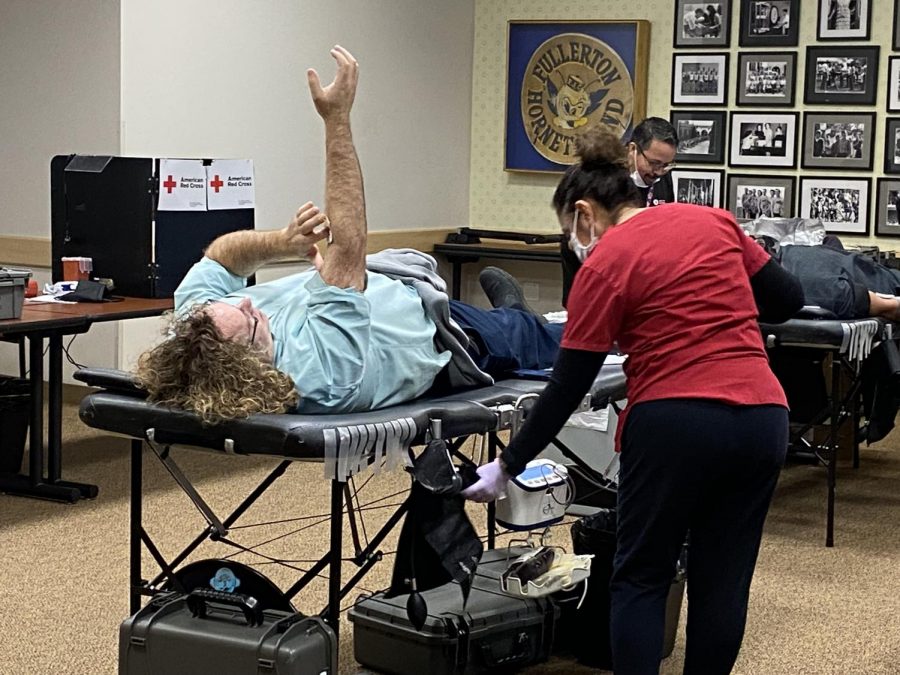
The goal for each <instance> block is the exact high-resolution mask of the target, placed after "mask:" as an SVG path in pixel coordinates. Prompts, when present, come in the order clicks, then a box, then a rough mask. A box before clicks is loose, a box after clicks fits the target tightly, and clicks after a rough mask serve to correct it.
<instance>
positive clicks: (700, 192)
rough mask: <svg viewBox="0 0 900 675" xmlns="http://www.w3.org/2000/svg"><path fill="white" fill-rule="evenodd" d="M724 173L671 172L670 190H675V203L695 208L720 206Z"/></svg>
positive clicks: (713, 171) (719, 171) (677, 170)
mask: <svg viewBox="0 0 900 675" xmlns="http://www.w3.org/2000/svg"><path fill="white" fill-rule="evenodd" d="M724 180H725V172H724V171H723V170H722V169H713V170H705V171H701V170H697V171H694V170H689V169H687V170H686V169H673V170H672V188H673V189H674V190H675V201H676V202H680V203H682V204H696V205H697V206H714V207H716V208H718V207H720V206H722V182H723V181H724Z"/></svg>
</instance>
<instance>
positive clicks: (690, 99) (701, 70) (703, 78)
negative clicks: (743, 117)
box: [672, 52, 728, 105]
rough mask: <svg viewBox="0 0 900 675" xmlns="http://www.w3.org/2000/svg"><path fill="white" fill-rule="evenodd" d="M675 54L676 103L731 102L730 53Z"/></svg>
mask: <svg viewBox="0 0 900 675" xmlns="http://www.w3.org/2000/svg"><path fill="white" fill-rule="evenodd" d="M672 58H673V60H672V105H697V104H703V105H725V104H726V103H728V93H727V92H728V54H725V53H710V52H707V53H690V54H675V55H674V56H673V57H672Z"/></svg>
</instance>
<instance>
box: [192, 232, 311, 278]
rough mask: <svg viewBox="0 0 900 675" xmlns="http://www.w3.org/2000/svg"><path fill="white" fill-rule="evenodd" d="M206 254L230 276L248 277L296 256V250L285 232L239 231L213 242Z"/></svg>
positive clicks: (224, 235)
mask: <svg viewBox="0 0 900 675" xmlns="http://www.w3.org/2000/svg"><path fill="white" fill-rule="evenodd" d="M205 254H206V257H207V258H212V259H213V260H215V261H216V262H217V263H219V264H220V265H222V267H224V268H225V269H227V270H228V271H229V272H231V273H232V274H237V275H238V276H240V277H249V276H250V275H252V274H254V273H255V272H256V270H258V269H259V268H260V267H262V266H263V265H266V264H268V263H272V262H276V261H278V260H283V259H285V258H289V257H291V256H296V255H297V250H296V248H294V247H291V246H290V245H289V243H288V238H287V237H286V236H285V233H284V230H238V231H237V232H229V233H228V234H223V235H222V236H221V237H219V238H218V239H216V240H215V241H213V242H212V243H211V244H210V245H209V246H208V247H207V249H206V252H205Z"/></svg>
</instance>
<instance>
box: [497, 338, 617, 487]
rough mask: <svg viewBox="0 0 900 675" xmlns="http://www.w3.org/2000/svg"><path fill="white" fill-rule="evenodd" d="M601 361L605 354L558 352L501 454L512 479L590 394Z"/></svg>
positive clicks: (535, 455)
mask: <svg viewBox="0 0 900 675" xmlns="http://www.w3.org/2000/svg"><path fill="white" fill-rule="evenodd" d="M605 358H606V352H590V351H586V350H582V349H560V350H559V356H557V358H556V363H555V364H553V375H551V376H550V381H549V382H548V383H547V386H546V387H545V388H544V391H543V393H541V396H540V398H539V399H538V401H537V403H535V405H534V407H533V408H532V409H531V411H530V412H529V413H528V417H527V418H526V420H525V424H524V425H523V426H522V428H521V429H520V430H519V432H518V433H517V434H516V435H515V437H514V438H513V439H512V440H511V441H510V443H509V445H508V446H507V447H506V449H505V450H504V451H503V454H502V458H503V461H504V463H505V464H506V466H507V469H508V470H509V472H510V473H511V474H512V475H513V476H515V475H518V474H520V473H521V472H522V471H524V469H525V465H526V464H527V463H528V462H530V461H531V460H532V459H534V458H535V457H537V455H538V453H539V452H540V451H541V450H543V449H544V448H545V447H546V446H547V444H549V443H550V441H552V440H553V439H554V438H556V435H557V434H558V433H559V430H560V429H562V427H563V425H564V424H565V423H566V420H567V419H569V416H570V415H571V414H572V412H573V411H574V410H575V408H577V407H578V404H579V403H581V401H582V400H583V399H584V396H585V394H587V393H588V392H589V391H590V389H591V385H592V384H593V383H594V379H595V378H596V377H597V373H599V372H600V367H601V366H602V365H603V360H604V359H605Z"/></svg>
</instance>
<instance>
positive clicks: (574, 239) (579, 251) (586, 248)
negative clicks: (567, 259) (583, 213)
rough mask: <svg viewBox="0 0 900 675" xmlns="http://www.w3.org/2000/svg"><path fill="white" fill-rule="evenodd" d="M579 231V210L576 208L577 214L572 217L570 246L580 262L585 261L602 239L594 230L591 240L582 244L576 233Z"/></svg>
mask: <svg viewBox="0 0 900 675" xmlns="http://www.w3.org/2000/svg"><path fill="white" fill-rule="evenodd" d="M577 231H578V210H577V209H576V210H575V216H574V217H573V218H572V231H571V232H570V233H569V248H570V249H572V252H573V253H574V254H575V257H576V258H578V262H580V263H583V262H584V261H585V260H587V257H588V256H589V255H590V254H591V251H593V250H594V248H596V246H597V242H598V241H599V240H600V238H599V237H598V236H597V235H596V234H594V232H593V230H592V231H591V240H590V242H588V243H587V244H582V243H581V242H580V241H578V235H577V234H576V232H577Z"/></svg>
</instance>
